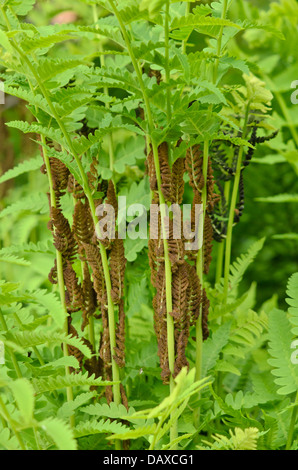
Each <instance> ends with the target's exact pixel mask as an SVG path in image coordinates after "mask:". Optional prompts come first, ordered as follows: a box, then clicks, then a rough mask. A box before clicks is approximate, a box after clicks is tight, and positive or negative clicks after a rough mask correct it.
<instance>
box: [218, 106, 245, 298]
mask: <svg viewBox="0 0 298 470" xmlns="http://www.w3.org/2000/svg"><path fill="white" fill-rule="evenodd" d="M249 109H250V102H248V104H247V107H246V112H245V118H244V125H243V132H242V138H243V139H245V136H246V132H247V124H248V116H249ZM243 151H244V146H243V145H241V146H240V149H239V154H238V157H237V167H236V174H235V180H234V186H233V192H232V196H231V204H230V212H229V221H228V228H227V238H226V250H225V267H224V303H227V298H228V291H229V272H230V262H231V252H232V233H233V225H234V216H235V209H236V203H237V196H238V189H239V182H240V173H241V166H242V157H243Z"/></svg>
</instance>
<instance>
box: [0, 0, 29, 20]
mask: <svg viewBox="0 0 298 470" xmlns="http://www.w3.org/2000/svg"><path fill="white" fill-rule="evenodd" d="M35 2H36V0H5V2H4V5H5V7H10V8H12V11H13V12H14V13H15V14H16V15H20V16H26V15H27V14H28V13H29V11H31V10H32V8H33V7H34V5H35ZM2 3H3V2H2Z"/></svg>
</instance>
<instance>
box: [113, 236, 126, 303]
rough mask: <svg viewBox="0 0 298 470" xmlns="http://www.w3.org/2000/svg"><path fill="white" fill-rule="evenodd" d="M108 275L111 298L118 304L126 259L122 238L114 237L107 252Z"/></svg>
mask: <svg viewBox="0 0 298 470" xmlns="http://www.w3.org/2000/svg"><path fill="white" fill-rule="evenodd" d="M109 263H110V276H111V284H112V291H111V295H112V299H113V302H114V304H116V305H117V304H119V303H120V301H121V299H122V297H123V293H124V275H125V266H126V259H125V256H124V243H123V240H120V239H118V238H117V239H116V240H114V241H113V243H112V247H111V251H110V254H109Z"/></svg>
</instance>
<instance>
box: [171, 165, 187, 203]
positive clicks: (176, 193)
mask: <svg viewBox="0 0 298 470" xmlns="http://www.w3.org/2000/svg"><path fill="white" fill-rule="evenodd" d="M184 170H185V159H184V158H178V159H177V160H176V161H175V162H174V163H173V166H172V196H171V201H172V202H173V203H174V204H179V205H180V204H182V200H183V194H184V187H185V183H184V179H183V176H184Z"/></svg>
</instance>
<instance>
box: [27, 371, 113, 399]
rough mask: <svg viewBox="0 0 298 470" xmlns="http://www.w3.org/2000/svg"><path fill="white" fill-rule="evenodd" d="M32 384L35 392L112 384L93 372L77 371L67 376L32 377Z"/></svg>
mask: <svg viewBox="0 0 298 470" xmlns="http://www.w3.org/2000/svg"><path fill="white" fill-rule="evenodd" d="M32 385H33V387H34V389H35V393H37V394H41V393H45V392H53V391H54V390H59V389H61V388H66V387H84V386H87V387H107V386H108V385H113V382H107V381H104V380H102V379H101V378H100V377H99V378H97V379H96V378H95V375H94V374H93V375H92V376H91V377H88V373H87V372H86V373H85V374H83V373H81V372H79V373H78V374H71V375H69V376H58V377H47V378H46V379H32Z"/></svg>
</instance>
